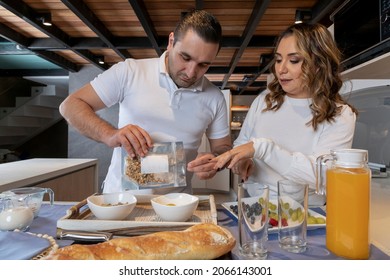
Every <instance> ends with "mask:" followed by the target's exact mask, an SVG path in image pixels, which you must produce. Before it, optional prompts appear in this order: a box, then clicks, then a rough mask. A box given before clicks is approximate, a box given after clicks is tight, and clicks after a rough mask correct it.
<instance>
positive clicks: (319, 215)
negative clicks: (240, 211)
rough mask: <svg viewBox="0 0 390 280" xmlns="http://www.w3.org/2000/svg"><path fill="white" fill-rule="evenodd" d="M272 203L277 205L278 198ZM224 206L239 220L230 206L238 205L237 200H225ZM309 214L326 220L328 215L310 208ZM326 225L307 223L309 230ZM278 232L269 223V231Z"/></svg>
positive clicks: (276, 228)
mask: <svg viewBox="0 0 390 280" xmlns="http://www.w3.org/2000/svg"><path fill="white" fill-rule="evenodd" d="M270 202H271V203H273V204H274V205H277V203H276V200H270ZM221 205H222V207H223V208H225V209H226V210H228V211H229V214H231V215H232V216H233V217H234V218H235V219H236V220H238V217H237V214H236V213H234V211H233V210H232V209H231V208H230V207H231V206H237V201H235V202H224V203H222V204H221ZM270 212H271V213H278V209H277V208H276V209H273V210H270ZM309 214H310V215H311V216H314V217H315V218H323V219H324V220H325V221H326V217H325V216H323V215H321V214H320V213H318V212H316V211H314V210H311V209H309ZM325 226H326V223H321V224H307V229H308V230H313V229H317V228H324V227H325ZM277 232H278V227H277V226H274V227H272V226H271V225H268V233H277Z"/></svg>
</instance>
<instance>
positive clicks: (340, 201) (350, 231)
mask: <svg viewBox="0 0 390 280" xmlns="http://www.w3.org/2000/svg"><path fill="white" fill-rule="evenodd" d="M370 191H371V171H370V169H369V168H368V152H367V151H366V150H359V149H340V150H334V151H331V153H330V154H327V155H322V156H320V157H318V158H317V193H318V194H322V195H323V194H326V247H327V248H328V249H329V250H330V251H331V252H332V253H334V254H335V255H338V256H341V257H345V258H348V259H368V257H369V254H370V236H369V219H370V193H371V192H370Z"/></svg>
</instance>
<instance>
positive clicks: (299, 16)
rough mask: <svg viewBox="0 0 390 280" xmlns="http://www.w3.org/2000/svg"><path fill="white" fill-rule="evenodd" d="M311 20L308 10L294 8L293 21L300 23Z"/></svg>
mask: <svg viewBox="0 0 390 280" xmlns="http://www.w3.org/2000/svg"><path fill="white" fill-rule="evenodd" d="M309 20H311V11H310V10H296V12H295V23H302V22H307V21H309Z"/></svg>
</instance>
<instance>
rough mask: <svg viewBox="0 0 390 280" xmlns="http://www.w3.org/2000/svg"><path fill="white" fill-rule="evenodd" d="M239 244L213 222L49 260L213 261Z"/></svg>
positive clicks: (67, 251) (75, 249)
mask: <svg viewBox="0 0 390 280" xmlns="http://www.w3.org/2000/svg"><path fill="white" fill-rule="evenodd" d="M235 243H236V241H235V239H234V237H233V236H232V234H231V233H230V232H229V231H228V230H227V229H225V228H223V227H220V226H218V225H215V224H211V223H207V224H206V223H203V224H198V225H194V226H191V227H189V228H188V229H186V230H183V231H162V232H156V233H152V234H147V235H142V236H134V237H126V238H116V239H112V240H109V241H106V242H103V243H98V244H93V245H81V244H74V245H70V246H67V247H63V248H60V249H58V250H56V251H54V252H53V253H51V254H49V255H48V256H47V257H46V258H45V259H53V260H201V259H203V260H209V259H216V258H218V257H220V256H222V255H224V254H226V253H228V252H230V251H231V250H232V249H233V247H234V245H235Z"/></svg>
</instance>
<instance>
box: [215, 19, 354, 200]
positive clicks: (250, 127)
mask: <svg viewBox="0 0 390 280" xmlns="http://www.w3.org/2000/svg"><path fill="white" fill-rule="evenodd" d="M275 50H276V51H275V54H274V60H273V65H272V67H271V72H272V74H273V75H274V79H273V80H272V81H271V82H270V84H269V85H268V89H269V92H268V93H267V94H260V95H259V96H258V97H257V98H256V99H255V100H254V102H253V103H252V105H251V108H250V110H249V112H248V114H247V117H246V119H245V122H244V124H243V127H242V129H241V132H240V135H239V136H238V138H237V139H236V141H235V142H234V149H232V150H230V151H229V152H226V153H224V154H222V155H220V156H218V157H217V158H216V159H215V160H216V161H217V163H216V165H215V168H216V169H218V168H222V167H223V166H225V165H226V164H228V168H231V169H232V170H233V172H234V173H235V174H239V175H240V177H241V178H242V180H244V181H246V180H250V181H256V182H261V183H264V184H268V185H270V186H271V189H272V190H273V191H275V192H276V184H277V181H278V180H280V179H283V178H285V179H290V180H293V181H298V182H306V183H309V185H310V187H311V189H312V190H313V189H314V188H315V161H316V158H317V157H318V156H319V155H322V154H326V153H329V152H330V150H331V149H340V148H351V145H352V139H353V134H354V129H355V121H356V115H357V110H356V109H355V108H353V107H352V106H351V105H349V104H347V102H346V101H345V100H344V99H343V98H342V96H341V95H340V93H339V91H340V88H341V86H342V80H341V78H340V71H339V66H340V59H341V54H340V52H339V50H338V48H337V46H336V44H335V42H334V41H333V38H332V36H331V34H330V32H329V31H328V30H327V29H326V28H325V27H324V26H322V25H320V24H304V23H302V24H295V25H292V26H290V27H289V28H287V30H285V31H284V32H283V33H282V34H281V36H280V37H279V39H278V41H277V45H276V48H275ZM312 192H313V191H312ZM311 203H312V204H317V202H315V201H311ZM318 203H320V204H321V203H323V201H322V200H321V201H319V202H318Z"/></svg>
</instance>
